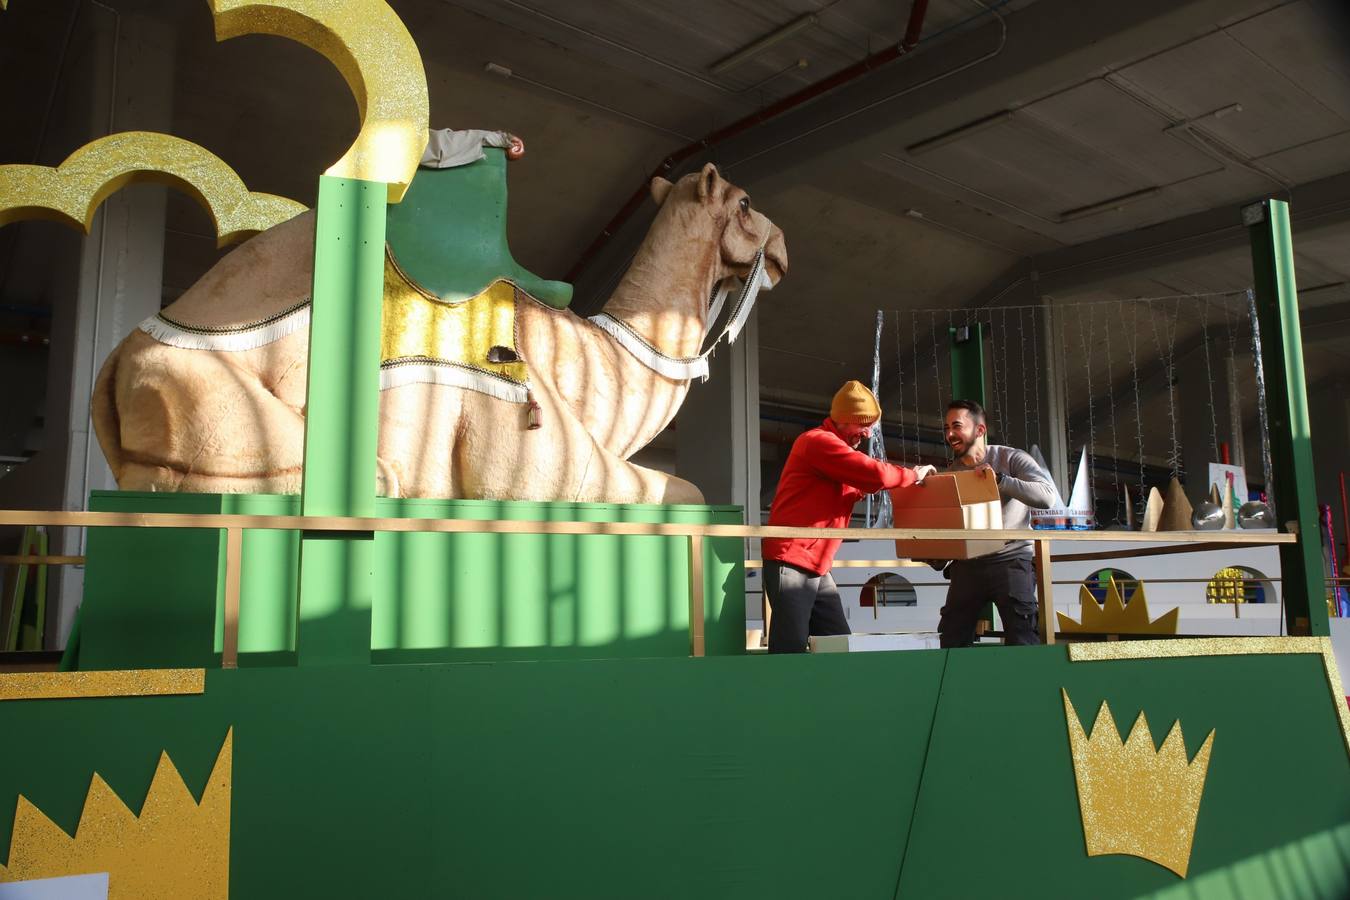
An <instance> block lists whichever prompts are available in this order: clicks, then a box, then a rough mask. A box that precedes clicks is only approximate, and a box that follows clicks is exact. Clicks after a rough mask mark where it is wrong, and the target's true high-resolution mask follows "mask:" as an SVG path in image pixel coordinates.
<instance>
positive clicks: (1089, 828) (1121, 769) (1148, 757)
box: [1062, 690, 1214, 878]
mask: <svg viewBox="0 0 1350 900" xmlns="http://www.w3.org/2000/svg"><path fill="white" fill-rule="evenodd" d="M1062 693H1063V694H1064V717H1065V719H1066V720H1067V721H1068V725H1069V748H1070V750H1071V751H1072V753H1073V772H1074V777H1075V779H1076V780H1077V782H1078V806H1079V810H1080V812H1081V813H1082V817H1083V836H1084V838H1085V839H1086V842H1087V853H1088V856H1103V855H1105V854H1108V853H1123V854H1128V855H1130V856H1138V857H1141V858H1142V859H1147V860H1149V861H1150V862H1155V863H1157V864H1158V865H1160V866H1164V867H1166V868H1168V869H1171V870H1172V871H1173V872H1175V873H1176V874H1178V875H1180V876H1181V877H1182V878H1185V877H1186V869H1187V867H1188V866H1189V864H1190V858H1191V843H1192V841H1193V839H1194V837H1195V822H1196V818H1197V816H1198V815H1199V813H1200V795H1201V794H1202V793H1203V792H1204V789H1205V775H1206V773H1207V772H1208V770H1209V754H1210V750H1211V748H1212V747H1213V746H1214V732H1213V731H1212V730H1211V731H1210V733H1209V736H1208V737H1206V738H1205V743H1204V744H1203V745H1201V747H1200V750H1199V752H1197V753H1196V754H1195V758H1194V759H1192V760H1191V761H1189V762H1187V760H1186V742H1185V739H1184V737H1183V736H1182V733H1181V722H1180V721H1177V722H1174V723H1173V724H1172V730H1171V731H1169V732H1168V733H1167V738H1166V739H1165V740H1164V741H1163V744H1162V748H1161V749H1158V750H1155V749H1154V746H1153V735H1152V734H1151V733H1150V732H1149V728H1148V719H1146V718H1145V716H1144V713H1143V711H1142V710H1141V711H1140V713H1139V717H1138V718H1137V719H1135V721H1134V727H1133V728H1131V729H1130V736H1129V738H1128V739H1126V740H1125V741H1121V739H1120V732H1119V731H1118V730H1117V729H1116V722H1115V719H1114V718H1112V716H1111V709H1110V707H1108V706H1107V705H1106V701H1105V700H1103V701H1102V705H1101V708H1100V709H1099V710H1098V711H1097V720H1096V721H1095V722H1094V723H1093V724H1092V736H1091V737H1088V736H1087V735H1085V734H1084V733H1083V725H1082V722H1080V721H1079V719H1078V713H1077V711H1076V710H1075V709H1074V708H1073V703H1072V702H1071V701H1070V700H1069V692H1068V691H1067V690H1065V691H1062Z"/></svg>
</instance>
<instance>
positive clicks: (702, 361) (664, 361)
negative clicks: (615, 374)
mask: <svg viewBox="0 0 1350 900" xmlns="http://www.w3.org/2000/svg"><path fill="white" fill-rule="evenodd" d="M590 322H591V324H593V325H595V326H596V327H597V328H599V329H600V330H601V331H603V332H605V333H606V334H608V335H609V336H610V337H612V338H614V340H616V341H618V342H619V345H620V346H621V347H623V348H624V349H625V350H627V351H628V352H629V353H631V354H633V356H634V357H635V358H636V359H637V361H638V362H640V363H642V364H643V365H644V366H646V367H647V368H649V369H651V370H652V371H654V372H656V374H658V375H664V376H665V377H667V378H673V379H675V380H676V381H690V380H692V379H694V378H700V379H702V380H704V381H707V380H708V360H707V357H704V356H695V357H693V358H691V359H676V358H675V357H673V356H667V355H666V354H664V353H662V352H661V351H660V350H657V349H656V348H655V347H653V346H651V345H650V344H648V343H647V342H646V341H644V340H643V339H642V338H640V337H638V336H637V335H636V334H634V333H633V332H632V331H631V330H630V329H629V328H628V327H627V326H626V325H624V324H623V323H622V322H620V321H619V320H618V319H616V318H614V317H613V316H611V315H609V314H607V313H600V314H598V315H594V316H591V317H590Z"/></svg>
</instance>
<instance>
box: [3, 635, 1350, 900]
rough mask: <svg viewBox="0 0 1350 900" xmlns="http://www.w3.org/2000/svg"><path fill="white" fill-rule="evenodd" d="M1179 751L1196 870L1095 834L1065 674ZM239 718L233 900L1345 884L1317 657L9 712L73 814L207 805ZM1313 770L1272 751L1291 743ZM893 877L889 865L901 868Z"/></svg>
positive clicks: (854, 663)
mask: <svg viewBox="0 0 1350 900" xmlns="http://www.w3.org/2000/svg"><path fill="white" fill-rule="evenodd" d="M1061 687H1067V688H1068V690H1069V692H1070V695H1071V696H1072V698H1073V700H1074V702H1075V704H1076V705H1077V708H1078V710H1079V712H1080V714H1081V715H1082V716H1083V717H1084V718H1085V719H1088V720H1089V722H1090V720H1091V718H1092V717H1093V716H1095V713H1096V707H1097V705H1098V704H1099V703H1100V701H1101V700H1102V699H1106V700H1108V701H1109V702H1110V703H1111V707H1112V710H1113V712H1114V713H1115V716H1116V719H1117V722H1118V723H1120V724H1121V726H1122V730H1127V729H1128V725H1129V723H1130V722H1132V721H1133V719H1134V717H1135V716H1136V715H1137V713H1138V712H1139V710H1140V709H1143V710H1144V711H1145V712H1146V713H1147V714H1148V716H1149V722H1150V725H1151V726H1152V729H1153V734H1154V738H1155V741H1156V742H1161V740H1162V738H1163V736H1164V735H1165V733H1166V731H1167V729H1168V728H1170V726H1171V723H1172V720H1173V719H1174V718H1178V717H1179V718H1180V719H1181V720H1182V724H1183V728H1184V730H1185V733H1186V743H1187V748H1188V751H1192V752H1193V751H1194V749H1195V748H1196V747H1197V746H1198V744H1199V743H1200V742H1201V741H1202V740H1203V739H1204V736H1205V734H1206V733H1207V732H1208V730H1209V729H1211V728H1213V729H1215V730H1216V736H1215V743H1214V748H1213V756H1212V759H1211V764H1210V770H1209V777H1208V781H1207V783H1206V786H1205V791H1204V797H1203V801H1202V803H1201V806H1200V817H1199V823H1198V826H1197V830H1196V836H1195V844H1194V852H1193V855H1192V857H1191V871H1190V876H1189V878H1188V879H1187V880H1185V881H1182V880H1181V879H1179V878H1178V877H1177V876H1176V875H1173V874H1172V873H1171V872H1169V871H1167V870H1166V869H1163V868H1161V867H1159V866H1157V865H1155V864H1153V863H1150V862H1147V861H1145V860H1142V859H1136V858H1133V857H1124V856H1108V857H1095V858H1089V857H1087V856H1086V854H1085V851H1084V845H1083V834H1082V827H1081V825H1080V820H1079V813H1078V805H1077V796H1076V789H1075V786H1074V775H1073V767H1072V764H1071V761H1070V755H1069V752H1068V736H1067V729H1066V726H1065V720H1064V712H1063V707H1062V704H1061V701H1060V695H1059V691H1060V688H1061ZM230 726H233V727H234V728H235V737H234V778H233V784H234V794H233V807H232V816H233V825H232V839H231V840H232V846H231V885H232V890H233V896H235V897H246V898H249V900H258V898H271V897H277V898H290V897H301V896H304V897H311V896H313V897H319V896H334V897H359V896H370V897H385V896H390V897H393V896H399V897H430V896H454V897H474V898H498V897H500V898H527V897H529V898H532V897H548V898H571V897H577V898H587V900H598V898H609V897H615V898H620V897H621V898H632V897H643V898H665V897H670V898H689V897H699V898H718V897H738V898H744V897H773V898H797V897H802V898H808V897H810V898H822V897H828V898H836V897H837V898H850V900H865V898H877V900H884V898H891V897H896V896H903V897H924V898H928V897H962V898H966V897H979V898H983V897H999V898H1003V897H1037V898H1044V897H1072V898H1082V897H1092V898H1112V897H1135V896H1141V895H1146V894H1149V893H1152V892H1159V891H1161V892H1164V893H1163V894H1162V896H1165V897H1192V898H1195V897H1201V898H1209V897H1230V896H1243V897H1257V896H1261V897H1264V896H1272V895H1275V894H1276V892H1275V891H1267V890H1265V888H1264V887H1263V886H1268V885H1276V886H1277V887H1280V888H1281V889H1282V890H1283V894H1282V896H1289V897H1319V896H1320V897H1341V896H1345V895H1346V893H1347V891H1350V878H1347V874H1346V868H1347V860H1350V856H1346V855H1345V852H1346V850H1347V849H1350V834H1347V825H1346V823H1347V819H1348V818H1350V758H1348V757H1347V753H1346V748H1345V744H1344V741H1343V739H1342V737H1341V734H1340V733H1339V731H1338V728H1337V725H1336V716H1335V708H1334V702H1333V699H1332V698H1331V696H1330V693H1329V691H1328V689H1327V682H1326V678H1325V675H1324V673H1323V671H1322V669H1321V659H1320V658H1319V657H1317V656H1245V657H1230V658H1221V657H1202V658H1193V659H1185V660H1173V661H1132V662H1091V663H1070V662H1068V660H1067V654H1066V652H1065V649H1064V648H1063V647H1041V648H1001V647H1000V648H975V649H968V650H955V651H916V652H906V653H869V654H851V655H846V654H840V655H806V656H789V657H759V656H756V657H746V656H742V657H735V658H732V657H722V658H710V659H703V660H694V659H643V660H637V659H610V660H558V661H545V662H533V663H515V662H495V663H486V664H450V665H417V666H402V665H390V666H353V667H344V666H332V667H323V668H322V669H317V670H316V669H309V668H261V669H240V670H238V671H219V670H213V671H209V672H208V673H207V681H206V693H205V694H204V695H202V696H199V697H176V698H128V699H109V700H70V701H29V702H8V703H0V734H4V735H6V736H14V735H22V736H24V737H23V738H22V739H13V738H11V739H8V740H5V741H0V854H3V856H0V859H3V858H7V855H8V854H7V848H8V846H9V837H10V827H11V822H12V815H11V812H10V811H11V810H12V809H13V806H12V804H13V803H14V802H15V799H16V797H17V795H18V794H19V793H23V794H24V796H26V797H27V798H29V799H30V800H31V801H32V802H34V803H35V804H37V805H38V807H39V808H41V809H43V810H44V811H45V812H47V813H48V814H49V815H51V816H52V817H53V819H54V820H55V821H56V822H57V824H59V825H60V826H62V827H63V828H66V829H68V830H73V829H74V827H75V823H76V822H77V821H78V817H79V812H80V808H81V804H82V803H83V799H84V795H85V792H86V790H87V788H88V785H89V778H90V777H91V775H92V774H93V772H95V771H97V772H99V773H100V774H101V775H102V776H103V777H104V778H105V779H106V780H107V781H108V782H109V784H110V785H111V786H112V788H113V789H114V790H115V791H117V792H118V794H119V795H120V796H121V797H122V798H124V800H125V801H126V802H127V803H128V804H129V805H130V806H131V807H132V809H139V807H140V803H141V801H142V798H143V797H144V795H145V792H146V790H147V788H148V786H149V782H150V778H151V775H152V773H153V771H154V766H155V762H156V760H157V758H158V755H159V753H160V751H161V750H167V751H168V752H169V754H170V755H171V757H172V758H173V760H174V762H175V764H176V765H177V766H178V768H179V770H180V771H181V772H182V773H183V776H184V778H185V780H186V782H187V784H188V786H189V788H190V789H191V790H192V791H193V792H194V794H196V795H198V796H200V793H201V791H202V789H203V786H204V784H205V780H206V777H207V775H208V773H209V771H210V769H211V766H212V764H213V762H214V758H215V753H216V751H217V749H218V748H219V746H220V743H221V741H222V739H223V738H224V735H225V732H226V729H227V728H229V727H230ZM1292 747H1296V748H1298V752H1299V765H1298V766H1286V765H1282V764H1281V762H1280V760H1281V759H1284V758H1286V756H1287V753H1288V751H1289V749H1290V748H1292ZM902 865H903V870H902Z"/></svg>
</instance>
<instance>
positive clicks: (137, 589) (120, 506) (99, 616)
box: [80, 491, 225, 669]
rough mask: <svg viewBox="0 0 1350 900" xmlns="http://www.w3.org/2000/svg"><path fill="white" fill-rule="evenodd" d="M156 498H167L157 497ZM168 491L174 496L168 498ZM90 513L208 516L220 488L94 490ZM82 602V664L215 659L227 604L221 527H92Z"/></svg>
mask: <svg viewBox="0 0 1350 900" xmlns="http://www.w3.org/2000/svg"><path fill="white" fill-rule="evenodd" d="M156 497H161V498H164V499H159V500H157V499H155V498H156ZM170 497H172V499H169V498H170ZM89 508H90V509H91V510H93V511H95V512H145V511H163V512H179V513H195V514H203V515H206V514H212V513H219V512H220V511H221V498H220V495H218V494H173V495H168V494H160V495H155V494H147V493H138V492H131V491H95V492H93V494H92V495H91V496H90V501H89ZM85 556H86V559H87V561H86V564H85V578H84V597H83V600H82V601H81V607H80V666H81V668H84V669H117V668H173V667H176V666H202V665H216V664H218V663H217V661H216V659H217V658H216V656H215V655H214V654H213V652H212V644H213V638H212V635H213V634H218V633H219V626H218V625H217V623H218V622H219V621H220V613H221V612H222V611H223V609H224V583H225V582H224V578H225V569H224V564H225V541H224V536H223V535H222V533H221V532H218V531H207V530H204V529H197V530H181V531H180V530H176V529H174V530H169V529H165V530H159V529H155V530H150V529H145V528H91V529H89V537H88V540H87V541H86V544H85Z"/></svg>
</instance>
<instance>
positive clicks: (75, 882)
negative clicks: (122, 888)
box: [0, 872, 108, 900]
mask: <svg viewBox="0 0 1350 900" xmlns="http://www.w3.org/2000/svg"><path fill="white" fill-rule="evenodd" d="M0 900H108V873H107V872H100V873H99V874H97V875H70V876H67V877H65V878H40V879H38V880H36V881H12V882H9V883H8V884H0Z"/></svg>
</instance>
